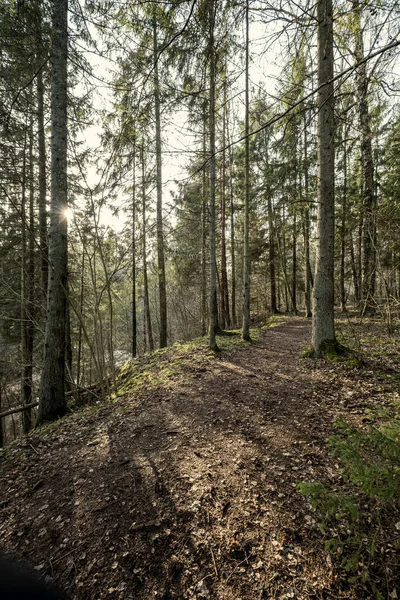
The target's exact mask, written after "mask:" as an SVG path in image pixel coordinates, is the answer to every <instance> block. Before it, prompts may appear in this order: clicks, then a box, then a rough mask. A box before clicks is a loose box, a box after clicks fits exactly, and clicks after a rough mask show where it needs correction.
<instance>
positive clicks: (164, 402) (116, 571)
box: [0, 317, 400, 600]
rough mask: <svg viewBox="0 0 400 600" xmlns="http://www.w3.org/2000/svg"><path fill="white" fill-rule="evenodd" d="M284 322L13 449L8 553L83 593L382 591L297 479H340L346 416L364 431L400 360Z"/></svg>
mask: <svg viewBox="0 0 400 600" xmlns="http://www.w3.org/2000/svg"><path fill="white" fill-rule="evenodd" d="M343 323H344V322H343ZM275 325H276V326H274V327H271V328H268V329H263V330H262V331H261V333H260V336H259V339H258V341H257V342H256V343H253V344H247V345H245V346H243V345H242V346H240V347H238V348H236V349H232V350H229V351H225V352H222V353H221V354H220V355H219V356H218V357H217V358H215V359H214V358H213V359H211V357H210V353H209V352H208V351H206V350H198V352H197V360H190V362H188V363H187V364H186V365H184V367H183V368H181V369H180V370H179V369H178V370H177V371H176V372H175V373H172V374H171V373H170V374H169V375H168V377H166V380H165V381H164V382H163V383H160V381H158V380H157V382H156V384H154V385H150V386H146V385H141V386H138V387H137V389H135V390H134V391H133V392H128V391H126V392H124V388H123V386H122V388H121V389H122V392H120V393H119V394H117V397H116V398H115V399H114V401H108V402H102V403H100V404H98V405H96V406H92V407H87V408H86V409H83V410H79V411H77V412H75V413H73V414H71V415H69V416H68V417H66V418H64V419H63V420H61V421H59V422H57V423H56V424H53V425H51V426H49V427H47V428H41V429H38V430H35V431H34V432H32V433H31V434H30V435H29V436H27V437H26V438H23V439H20V440H19V441H17V442H15V443H13V444H12V445H11V446H10V447H9V448H8V449H7V450H6V451H4V452H3V455H2V456H1V455H0V460H1V462H0V465H1V474H0V490H1V496H0V540H1V542H0V543H1V545H2V546H3V548H5V549H6V550H7V551H9V552H11V553H12V554H13V555H14V556H18V557H20V558H24V559H26V560H28V561H30V563H31V564H33V565H34V569H35V571H36V573H37V574H38V575H41V576H43V577H45V578H46V577H47V578H49V579H51V580H54V581H56V582H57V583H58V584H59V585H60V587H61V588H62V589H64V590H65V592H66V593H67V596H68V598H70V599H74V598H76V599H77V600H95V599H102V598H110V599H121V600H122V599H124V600H130V599H132V600H133V599H143V600H144V599H146V600H147V599H152V598H156V599H163V600H168V599H173V598H175V599H192V598H193V599H194V598H196V599H216V600H258V599H260V600H261V599H268V598H270V599H281V600H283V599H289V598H297V599H305V598H308V599H312V598H314V599H318V598H320V599H322V598H325V599H328V598H368V597H373V596H369V595H368V592H367V591H365V590H364V588H363V586H362V585H361V584H360V585H359V584H357V583H356V584H350V583H349V582H348V580H347V578H346V575H345V573H344V572H343V571H341V570H340V569H338V568H337V567H336V566H335V564H333V562H332V560H331V557H330V555H329V554H328V553H327V552H326V551H325V548H324V540H323V539H322V536H321V532H320V529H319V526H318V522H317V518H316V514H315V512H314V511H313V509H312V508H311V506H310V504H309V503H308V501H307V499H306V498H305V497H304V496H303V495H301V494H300V493H299V491H298V489H297V482H298V481H315V480H321V481H335V480H337V479H338V478H340V471H339V465H338V464H337V463H336V461H335V459H334V458H333V457H332V456H331V455H330V454H329V453H328V450H327V438H328V437H329V436H330V435H331V434H332V432H333V426H334V422H335V419H337V418H339V417H341V418H344V419H346V420H347V421H350V422H351V423H354V424H361V426H362V417H363V415H364V414H365V409H366V408H368V407H372V406H376V405H381V404H384V403H385V402H388V401H389V400H390V399H393V393H394V392H393V387H391V384H390V385H388V386H387V385H386V379H385V377H386V375H385V374H384V371H385V369H386V370H387V369H389V370H391V371H392V372H397V373H398V372H399V371H398V368H399V364H398V360H399V357H398V355H397V356H396V353H395V352H392V353H390V352H389V351H388V352H387V355H388V356H389V358H388V360H389V361H390V360H391V361H392V364H390V365H389V364H380V365H378V366H379V369H378V367H377V369H378V370H375V371H374V368H373V367H372V366H371V364H372V363H371V364H369V365H368V366H367V367H364V368H361V369H360V368H355V367H354V366H352V365H348V364H346V363H342V364H339V363H332V362H330V361H313V360H312V359H309V358H304V350H305V349H306V347H307V345H308V343H309V339H310V323H309V321H307V320H306V319H304V318H300V317H299V318H296V317H282V318H281V319H279V320H278V322H277V323H275ZM347 331H348V332H349V331H350V330H347ZM349 335H353V334H352V333H351V331H350V333H349ZM354 335H356V333H354ZM357 335H358V334H357ZM373 337H374V336H373V335H372V337H371V340H372V338H373ZM372 341H373V340H372ZM371 343H372V342H371ZM390 356H391V357H392V358H390ZM162 360H163V361H164V364H165V361H167V362H168V354H165V351H164V354H162ZM377 360H378V359H377ZM379 360H381V359H379ZM382 360H383V359H382ZM393 360H394V361H397V363H396V364H393ZM375 366H376V365H375ZM159 369H161V367H159ZM377 373H378V374H377ZM379 373H380V375H379ZM125 389H127V388H126V387H125ZM391 593H392V594H393V591H391ZM394 593H396V590H394ZM397 593H398V594H399V597H400V587H399V588H397ZM388 597H389V594H388ZM390 597H393V598H397V595H391V596H390Z"/></svg>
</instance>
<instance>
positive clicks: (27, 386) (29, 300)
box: [21, 119, 35, 433]
mask: <svg viewBox="0 0 400 600" xmlns="http://www.w3.org/2000/svg"><path fill="white" fill-rule="evenodd" d="M25 163H26V161H25V157H24V167H23V171H24V173H23V188H24V189H23V206H22V214H23V219H22V232H23V233H22V246H23V248H22V274H21V275H22V298H21V300H22V314H21V317H22V405H26V404H31V402H32V397H33V396H32V393H33V379H32V376H33V343H34V331H35V323H34V321H35V238H34V228H35V220H34V181H33V122H32V119H31V123H30V127H29V179H28V182H29V208H28V213H27V211H26V208H25V200H26V188H27V185H26V183H27V182H26V165H25ZM31 427H32V415H31V409H27V410H24V411H23V412H22V430H23V432H24V433H28V431H29V430H30V429H31Z"/></svg>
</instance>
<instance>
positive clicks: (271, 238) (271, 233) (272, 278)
mask: <svg viewBox="0 0 400 600" xmlns="http://www.w3.org/2000/svg"><path fill="white" fill-rule="evenodd" d="M267 202H268V242H269V248H268V260H269V282H270V291H271V312H272V314H273V315H276V314H277V313H278V312H279V311H278V305H277V302H276V273H275V229H274V220H273V213H272V199H271V190H270V189H269V188H268V189H267Z"/></svg>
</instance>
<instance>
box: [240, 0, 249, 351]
mask: <svg viewBox="0 0 400 600" xmlns="http://www.w3.org/2000/svg"><path fill="white" fill-rule="evenodd" d="M245 15H246V16H245V19H246V42H245V43H246V50H245V52H246V66H245V77H246V85H245V117H244V131H245V136H246V139H245V167H244V170H245V200H244V236H243V328H242V338H243V339H244V340H247V341H249V340H250V250H249V227H250V140H249V0H246V12H245Z"/></svg>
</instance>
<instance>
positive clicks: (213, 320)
mask: <svg viewBox="0 0 400 600" xmlns="http://www.w3.org/2000/svg"><path fill="white" fill-rule="evenodd" d="M208 13H209V27H210V34H209V35H210V38H209V60H210V118H209V128H210V129H209V134H210V205H209V219H210V222H209V225H210V239H209V244H210V315H209V319H210V324H209V336H210V341H209V345H210V349H211V350H218V346H217V341H216V334H217V329H218V309H217V302H216V298H217V261H216V256H215V48H214V17H215V15H214V0H208Z"/></svg>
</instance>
